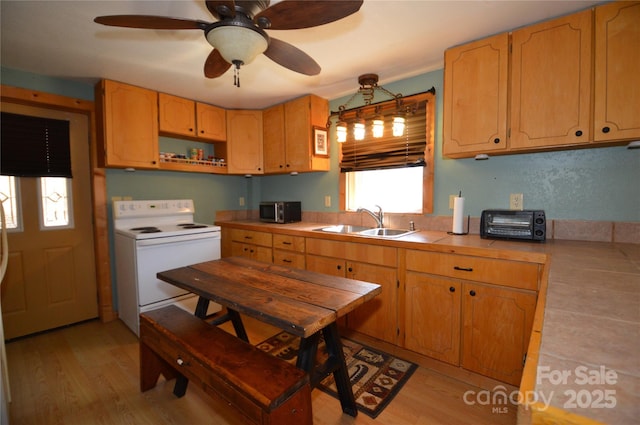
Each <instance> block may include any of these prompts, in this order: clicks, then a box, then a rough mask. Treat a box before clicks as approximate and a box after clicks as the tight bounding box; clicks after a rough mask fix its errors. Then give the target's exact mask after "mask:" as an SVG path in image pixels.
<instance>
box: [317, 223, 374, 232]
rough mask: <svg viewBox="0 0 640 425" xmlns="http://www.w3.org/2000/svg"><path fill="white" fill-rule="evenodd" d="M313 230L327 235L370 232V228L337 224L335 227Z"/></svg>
mask: <svg viewBox="0 0 640 425" xmlns="http://www.w3.org/2000/svg"><path fill="white" fill-rule="evenodd" d="M313 230H317V231H320V232H329V233H360V232H362V231H363V230H372V228H371V227H367V226H354V225H351V224H338V225H335V226H328V227H321V228H319V229H313Z"/></svg>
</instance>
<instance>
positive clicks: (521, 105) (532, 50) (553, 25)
mask: <svg viewBox="0 0 640 425" xmlns="http://www.w3.org/2000/svg"><path fill="white" fill-rule="evenodd" d="M591 40H592V11H591V10H586V11H584V12H580V13H576V14H572V15H569V16H565V17H562V18H559V19H554V20H551V21H546V22H542V23H540V24H537V25H532V26H528V27H525V28H522V29H520V30H517V31H514V32H513V34H512V69H511V113H510V117H511V139H510V148H511V149H513V150H519V149H525V150H531V149H532V148H533V149H537V148H544V147H551V146H567V145H576V144H582V143H588V142H589V141H590V140H592V138H591V87H592V79H591V69H592V68H591V66H592V65H591V64H592V49H591V43H592V41H591Z"/></svg>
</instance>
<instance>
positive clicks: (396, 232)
mask: <svg viewBox="0 0 640 425" xmlns="http://www.w3.org/2000/svg"><path fill="white" fill-rule="evenodd" d="M415 232H416V231H415V230H406V229H389V228H386V227H382V228H375V229H367V230H362V231H360V232H358V234H359V235H362V236H377V237H381V238H399V237H400V236H405V235H409V234H411V233H415Z"/></svg>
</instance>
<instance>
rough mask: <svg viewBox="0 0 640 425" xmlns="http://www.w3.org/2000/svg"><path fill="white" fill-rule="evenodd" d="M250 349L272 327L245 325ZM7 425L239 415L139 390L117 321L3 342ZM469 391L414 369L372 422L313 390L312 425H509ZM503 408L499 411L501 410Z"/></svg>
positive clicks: (193, 398)
mask: <svg viewBox="0 0 640 425" xmlns="http://www.w3.org/2000/svg"><path fill="white" fill-rule="evenodd" d="M245 325H246V327H247V332H248V334H249V338H250V341H251V342H252V343H258V342H260V341H262V340H264V339H266V338H268V337H269V336H271V335H274V334H276V333H277V331H278V330H277V329H275V328H271V327H268V326H266V325H262V324H260V323H259V322H254V321H251V320H246V321H245ZM7 355H8V365H9V376H10V379H11V395H12V403H11V404H10V407H9V413H10V421H11V422H10V423H11V424H13V425H18V424H20V425H30V424H34V425H36V424H37V425H41V424H60V425H62V424H64V425H73V424H78V425H87V424H109V425H111V424H136V425H138V424H153V425H158V424H176V425H177V424H180V425H186V424H195V425H199V424H215V425H225V424H237V423H240V422H241V419H240V416H238V415H237V413H235V412H234V411H232V410H231V409H230V408H228V407H227V406H226V405H224V404H223V403H220V402H218V401H215V400H212V399H211V398H210V397H208V396H206V395H205V394H204V393H203V392H202V391H200V390H199V389H198V388H196V387H195V386H190V387H189V389H188V391H187V394H186V396H184V397H183V398H179V399H178V398H176V397H174V396H173V393H172V391H173V381H170V382H166V381H165V380H164V378H162V377H161V378H160V380H159V382H158V385H157V386H156V388H154V389H152V390H150V391H147V392H144V393H141V392H140V390H139V382H138V370H139V358H138V340H137V338H136V336H135V335H134V334H133V333H132V332H130V331H129V330H128V329H127V328H126V326H124V324H123V323H122V322H120V321H114V322H111V323H106V324H103V323H100V322H99V321H91V322H87V323H82V324H79V325H75V326H71V327H68V328H65V329H60V330H56V331H52V332H48V333H44V334H40V335H36V336H32V337H27V338H24V339H20V340H16V341H13V342H10V343H9V344H7ZM467 390H476V391H478V390H479V389H478V388H474V387H472V386H470V385H467V384H464V383H462V382H460V381H456V380H454V379H451V378H448V377H445V376H443V375H441V374H438V373H436V372H433V371H430V370H429V369H426V368H422V367H421V368H418V370H417V371H416V372H415V373H414V375H413V376H412V377H411V379H410V380H409V382H408V383H407V384H406V385H405V386H404V388H403V389H402V390H401V391H400V393H399V394H398V395H397V396H396V398H395V399H394V400H393V401H392V402H391V404H390V405H389V406H387V408H386V409H385V410H384V411H383V412H382V414H380V416H378V418H377V419H376V420H373V419H371V418H369V417H368V416H366V415H364V414H362V413H360V414H359V415H358V416H357V418H352V417H350V416H348V415H344V414H343V413H342V411H341V409H340V405H339V403H338V401H337V400H336V399H334V398H333V397H331V396H329V395H327V394H325V393H323V392H321V391H319V390H314V391H313V395H312V397H313V417H314V424H315V425H338V424H343V425H346V424H357V425H366V424H384V425H414V424H447V425H453V424H474V425H475V424H478V425H480V424H515V422H516V408H515V406H509V407H508V412H507V413H493V412H492V406H491V405H481V404H478V403H476V404H475V405H469V404H467V403H465V402H464V401H463V395H464V393H465V391H467ZM501 407H504V406H501Z"/></svg>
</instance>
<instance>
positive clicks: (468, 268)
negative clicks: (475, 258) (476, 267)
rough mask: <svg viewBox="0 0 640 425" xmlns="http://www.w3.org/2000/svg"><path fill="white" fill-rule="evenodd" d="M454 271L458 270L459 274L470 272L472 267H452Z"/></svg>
mask: <svg viewBox="0 0 640 425" xmlns="http://www.w3.org/2000/svg"><path fill="white" fill-rule="evenodd" d="M453 269H454V270H460V271H461V272H472V271H473V268H472V267H459V266H453Z"/></svg>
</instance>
